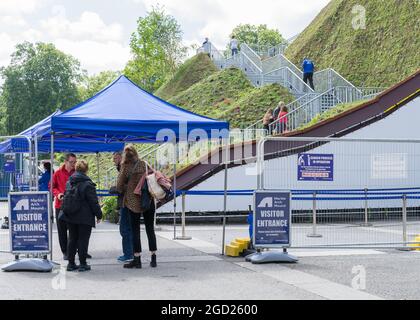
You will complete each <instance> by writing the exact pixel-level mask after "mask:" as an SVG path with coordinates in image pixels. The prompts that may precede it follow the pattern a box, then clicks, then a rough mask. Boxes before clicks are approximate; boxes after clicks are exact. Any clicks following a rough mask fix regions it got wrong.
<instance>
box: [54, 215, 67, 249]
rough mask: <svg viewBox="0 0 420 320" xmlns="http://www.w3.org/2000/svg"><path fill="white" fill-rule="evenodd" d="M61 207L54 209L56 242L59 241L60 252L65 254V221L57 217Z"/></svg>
mask: <svg viewBox="0 0 420 320" xmlns="http://www.w3.org/2000/svg"><path fill="white" fill-rule="evenodd" d="M60 210H61V209H55V221H56V222H57V233H58V242H59V243H60V248H61V252H62V253H63V254H67V244H68V241H67V230H68V227H67V222H66V221H63V220H59V219H58V214H59V213H60Z"/></svg>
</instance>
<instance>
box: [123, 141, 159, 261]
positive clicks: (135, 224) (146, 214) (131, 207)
mask: <svg viewBox="0 0 420 320" xmlns="http://www.w3.org/2000/svg"><path fill="white" fill-rule="evenodd" d="M145 173H146V162H144V161H142V160H140V159H139V156H138V153H137V151H136V149H135V148H134V146H132V145H128V146H126V147H125V148H124V152H123V156H122V163H121V171H120V173H119V174H118V182H117V190H118V192H120V193H122V194H123V208H126V209H127V211H128V213H129V214H130V220H131V230H132V234H133V251H134V259H133V260H132V261H131V262H129V263H126V264H124V268H130V269H131V268H137V269H140V268H141V257H140V255H141V251H142V250H141V242H140V215H143V219H144V224H145V228H146V234H147V239H148V242H149V251H150V253H151V262H150V266H151V267H152V268H154V267H156V266H157V264H156V251H157V244H156V235H155V230H154V218H155V203H154V200H153V199H152V197H151V196H150V194H149V192H148V190H147V188H146V190H144V189H142V191H141V195H138V194H136V193H134V191H135V189H136V187H137V185H138V184H139V182H140V180H141V179H143V178H144V177H145ZM145 192H147V193H145ZM146 196H147V197H148V198H147V199H148V202H147V207H148V208H146V207H144V206H143V204H144V198H143V197H146Z"/></svg>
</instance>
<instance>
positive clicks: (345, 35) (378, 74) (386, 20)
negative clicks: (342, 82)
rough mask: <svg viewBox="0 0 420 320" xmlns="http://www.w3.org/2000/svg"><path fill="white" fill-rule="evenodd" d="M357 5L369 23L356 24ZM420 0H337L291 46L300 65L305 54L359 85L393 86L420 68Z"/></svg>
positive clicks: (289, 53)
mask: <svg viewBox="0 0 420 320" xmlns="http://www.w3.org/2000/svg"><path fill="white" fill-rule="evenodd" d="M356 5H358V6H362V7H363V8H365V10H366V28H365V29H358V30H355V29H354V28H353V25H354V22H358V14H357V13H352V10H353V8H356V9H357V8H359V7H355V6H356ZM419 16H420V4H419V1H418V0H403V1H388V0H386V1H384V0H332V1H331V2H330V3H329V4H328V5H327V6H326V7H325V8H324V9H323V10H322V11H321V12H320V13H319V14H318V16H317V17H316V18H315V19H314V21H313V22H312V23H311V24H310V25H309V26H308V27H307V28H306V29H305V30H304V31H303V32H302V33H301V34H300V36H299V37H298V38H297V39H296V40H295V41H294V42H293V43H292V44H291V45H290V47H289V48H288V49H287V50H286V56H287V57H288V58H289V59H291V60H292V61H293V62H294V63H295V64H298V65H300V64H301V62H302V59H303V58H304V57H305V56H308V57H310V58H311V59H312V60H314V62H315V65H316V67H317V69H318V70H321V69H324V68H328V67H332V68H334V69H335V70H336V71H338V72H339V73H341V74H342V75H343V76H344V77H346V78H347V79H348V80H350V81H351V82H353V83H354V84H355V85H358V86H379V87H387V86H390V85H392V84H394V83H396V82H398V81H401V80H402V79H404V78H406V77H407V76H409V75H411V74H412V73H414V72H415V71H416V70H418V69H419V68H420V62H419V61H420V60H419V48H420V36H419V35H420V24H419Z"/></svg>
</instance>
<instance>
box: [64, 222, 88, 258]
mask: <svg viewBox="0 0 420 320" xmlns="http://www.w3.org/2000/svg"><path fill="white" fill-rule="evenodd" d="M67 225H68V228H69V250H68V257H69V263H74V260H75V257H76V252H78V253H79V260H80V264H86V255H87V253H88V247H89V239H90V235H91V233H92V227H91V226H88V225H85V224H73V223H68V224H67Z"/></svg>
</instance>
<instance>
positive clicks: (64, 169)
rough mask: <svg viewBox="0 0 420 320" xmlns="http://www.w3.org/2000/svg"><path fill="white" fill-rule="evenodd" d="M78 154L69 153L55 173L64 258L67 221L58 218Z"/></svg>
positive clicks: (59, 227)
mask: <svg viewBox="0 0 420 320" xmlns="http://www.w3.org/2000/svg"><path fill="white" fill-rule="evenodd" d="M76 161H77V159H76V155H74V154H73V153H68V154H66V156H65V160H64V164H63V165H62V166H61V167H60V169H58V170H57V171H56V172H55V173H54V175H53V194H54V199H55V202H54V207H55V219H56V222H57V231H58V241H59V243H60V248H61V252H62V253H63V259H64V260H67V243H68V240H67V238H68V237H67V230H68V228H67V223H66V222H65V221H63V220H61V219H58V214H59V213H60V209H61V203H62V200H63V196H64V191H65V190H66V183H67V181H68V180H69V178H70V176H71V175H72V174H73V173H74V172H75V170H74V168H75V165H76Z"/></svg>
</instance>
